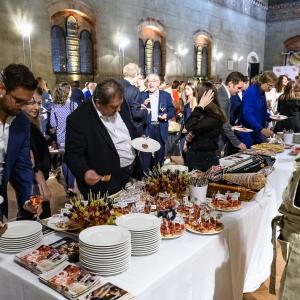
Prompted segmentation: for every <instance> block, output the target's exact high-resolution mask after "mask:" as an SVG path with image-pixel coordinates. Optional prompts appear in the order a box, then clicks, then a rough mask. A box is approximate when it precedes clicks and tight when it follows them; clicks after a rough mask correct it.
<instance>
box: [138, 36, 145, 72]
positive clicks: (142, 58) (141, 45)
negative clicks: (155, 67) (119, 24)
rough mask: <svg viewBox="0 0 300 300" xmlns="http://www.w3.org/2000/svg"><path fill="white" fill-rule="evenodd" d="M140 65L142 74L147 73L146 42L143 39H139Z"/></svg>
mask: <svg viewBox="0 0 300 300" xmlns="http://www.w3.org/2000/svg"><path fill="white" fill-rule="evenodd" d="M139 66H140V68H141V71H142V74H145V44H144V41H143V40H142V39H139Z"/></svg>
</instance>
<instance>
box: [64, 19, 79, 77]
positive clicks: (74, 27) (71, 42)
mask: <svg viewBox="0 0 300 300" xmlns="http://www.w3.org/2000/svg"><path fill="white" fill-rule="evenodd" d="M66 31H67V37H66V53H67V72H68V73H79V72H80V63H79V38H78V24H77V21H76V19H75V18H74V17H73V16H69V17H68V18H67V24H66Z"/></svg>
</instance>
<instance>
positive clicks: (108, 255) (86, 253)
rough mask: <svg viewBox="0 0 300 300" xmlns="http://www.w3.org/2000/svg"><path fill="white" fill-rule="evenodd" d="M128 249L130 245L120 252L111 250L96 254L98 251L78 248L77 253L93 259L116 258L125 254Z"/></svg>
mask: <svg viewBox="0 0 300 300" xmlns="http://www.w3.org/2000/svg"><path fill="white" fill-rule="evenodd" d="M130 249H131V247H128V249H126V250H124V251H122V252H117V253H115V252H111V253H105V254H103V253H101V254H98V253H94V252H90V251H85V250H82V249H80V250H79V253H80V254H81V255H82V256H84V257H92V258H93V257H95V259H118V258H119V257H122V256H126V255H127V254H128V253H130Z"/></svg>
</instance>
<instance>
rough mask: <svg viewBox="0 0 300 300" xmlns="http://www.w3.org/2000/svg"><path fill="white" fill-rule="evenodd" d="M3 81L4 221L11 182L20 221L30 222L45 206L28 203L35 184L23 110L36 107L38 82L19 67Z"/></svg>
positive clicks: (0, 174)
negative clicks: (23, 108)
mask: <svg viewBox="0 0 300 300" xmlns="http://www.w3.org/2000/svg"><path fill="white" fill-rule="evenodd" d="M0 79H1V80H0V125H1V126H2V129H1V130H0V183H1V185H0V203H1V204H0V221H2V220H3V215H4V216H6V217H7V216H8V200H7V184H8V182H10V183H11V185H12V186H13V188H14V189H15V191H16V194H17V199H18V206H19V217H20V218H23V219H29V218H32V217H33V214H34V213H38V214H39V213H40V212H41V205H40V206H39V207H38V208H37V209H35V208H34V207H33V206H32V205H31V204H30V201H29V200H28V199H29V198H30V195H31V187H32V183H33V169H32V164H31V160H30V146H29V143H30V139H29V134H30V131H29V128H30V127H29V120H28V118H27V117H26V115H25V114H24V113H23V112H22V111H21V109H22V107H23V106H24V105H27V104H30V103H32V101H33V100H32V99H33V93H34V90H35V89H36V87H37V82H36V80H35V79H34V76H33V74H32V72H31V71H30V70H29V69H28V68H27V67H26V66H24V65H18V64H11V65H9V66H7V67H6V68H5V69H4V70H3V72H2V73H1V78H0Z"/></svg>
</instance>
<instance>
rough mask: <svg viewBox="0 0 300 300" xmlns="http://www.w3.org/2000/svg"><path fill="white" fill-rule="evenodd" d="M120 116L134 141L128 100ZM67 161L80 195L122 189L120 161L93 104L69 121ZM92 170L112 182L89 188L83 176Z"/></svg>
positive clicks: (78, 111)
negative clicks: (109, 177) (107, 176)
mask: <svg viewBox="0 0 300 300" xmlns="http://www.w3.org/2000/svg"><path fill="white" fill-rule="evenodd" d="M120 115H121V117H122V119H123V121H124V123H125V124H126V126H127V128H128V130H129V133H130V136H131V138H132V139H133V138H135V137H136V132H135V128H134V127H133V126H132V119H131V117H130V112H129V108H128V105H127V103H126V102H125V101H124V102H123V104H122V106H121V111H120ZM78 124H81V125H80V126H78ZM64 159H65V162H66V163H67V165H68V167H69V169H70V170H71V172H72V173H73V174H74V176H75V177H76V180H77V184H78V188H79V190H80V192H81V193H82V194H83V195H84V196H85V197H87V195H88V193H89V192H90V191H91V192H92V193H93V194H98V193H99V192H102V193H106V192H108V193H110V194H112V193H116V192H118V191H119V190H120V189H121V183H120V178H119V173H120V158H119V155H118V152H117V150H116V148H115V146H114V144H113V141H112V139H111V137H110V135H109V133H108V131H107V129H106V127H105V125H104V124H103V123H102V121H101V120H100V118H99V115H98V114H97V111H96V109H95V108H94V106H93V103H92V102H87V103H84V104H82V105H81V106H80V107H78V108H77V109H76V110H75V111H74V112H73V113H71V114H70V115H69V116H68V118H67V128H66V143H65V156H64ZM136 162H138V159H136ZM137 167H138V166H137ZM89 169H92V170H95V171H96V172H97V173H98V174H100V175H108V174H111V180H110V181H109V182H107V183H106V182H98V183H97V184H96V185H94V186H89V185H87V184H86V183H85V182H84V174H85V172H86V171H87V170H89ZM139 169H141V168H140V167H139Z"/></svg>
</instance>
